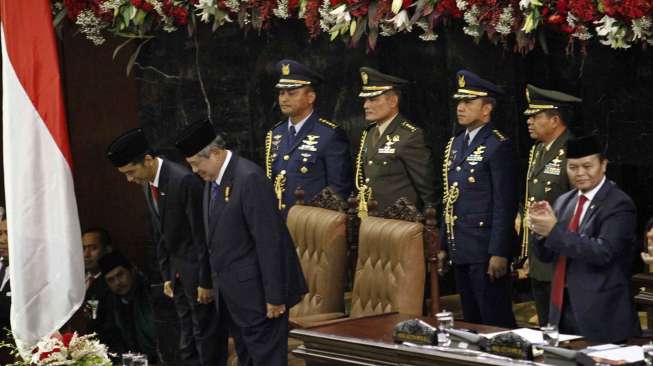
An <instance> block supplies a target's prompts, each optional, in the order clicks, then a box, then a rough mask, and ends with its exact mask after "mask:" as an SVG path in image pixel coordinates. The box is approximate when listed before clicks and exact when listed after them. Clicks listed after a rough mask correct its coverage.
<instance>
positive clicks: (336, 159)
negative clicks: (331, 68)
mask: <svg viewBox="0 0 653 366" xmlns="http://www.w3.org/2000/svg"><path fill="white" fill-rule="evenodd" d="M276 68H277V71H278V72H279V81H278V83H277V85H276V88H277V89H278V90H279V108H280V109H281V112H282V113H283V114H284V115H285V116H287V117H288V119H286V120H283V121H281V122H279V123H277V124H276V125H275V126H274V127H273V128H272V130H271V131H268V133H267V136H266V140H265V164H266V174H267V176H268V178H270V179H272V181H273V182H274V183H275V193H276V194H277V199H278V200H279V208H280V209H281V210H282V212H283V213H284V216H285V214H286V213H287V210H288V209H289V208H290V207H291V206H292V205H293V204H294V203H295V190H296V189H297V187H300V186H301V187H302V188H303V189H304V193H305V200H306V201H310V200H311V199H312V198H313V197H315V196H316V195H317V194H318V193H320V191H322V190H323V189H324V188H326V187H330V188H331V189H332V190H333V192H335V193H337V194H338V196H340V198H342V199H343V200H347V199H348V198H349V195H350V194H351V190H352V189H353V185H354V178H353V171H352V164H351V155H350V152H349V140H348V139H347V135H346V134H345V131H343V130H342V128H340V127H338V126H337V125H336V124H335V123H333V122H331V121H328V120H326V119H324V118H320V116H319V115H318V114H317V112H316V111H315V110H314V105H315V99H316V98H317V94H316V92H315V89H314V88H315V86H316V85H317V84H318V83H320V82H321V81H322V80H323V79H322V76H320V75H318V74H316V73H315V72H313V71H312V70H310V69H309V68H308V67H306V66H304V65H302V64H300V63H299V62H297V61H294V60H281V61H279V62H278V63H277V65H276Z"/></svg>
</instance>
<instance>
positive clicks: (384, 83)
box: [358, 67, 409, 98]
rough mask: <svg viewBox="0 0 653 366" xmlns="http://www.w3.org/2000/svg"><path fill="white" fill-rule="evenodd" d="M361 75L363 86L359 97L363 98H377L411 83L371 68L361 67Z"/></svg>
mask: <svg viewBox="0 0 653 366" xmlns="http://www.w3.org/2000/svg"><path fill="white" fill-rule="evenodd" d="M360 73H361V81H362V83H363V86H362V88H361V92H360V93H359V94H358V96H359V97H361V98H371V97H376V96H377V95H381V94H383V93H385V92H387V91H388V90H392V89H399V88H401V87H403V86H405V85H406V84H408V83H409V81H408V80H404V79H401V78H398V77H396V76H392V75H387V74H384V73H382V72H380V71H378V70H375V69H373V68H371V67H361V68H360Z"/></svg>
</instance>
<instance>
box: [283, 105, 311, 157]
mask: <svg viewBox="0 0 653 366" xmlns="http://www.w3.org/2000/svg"><path fill="white" fill-rule="evenodd" d="M317 118H318V117H317V113H315V111H313V113H312V114H311V116H310V117H308V119H307V120H306V122H305V123H304V125H303V126H302V129H301V130H299V133H298V134H297V135H296V136H295V142H294V143H293V144H292V146H291V147H290V149H288V151H286V154H290V153H291V152H293V151H294V150H295V149H296V148H297V147H298V146H299V145H300V144H301V143H302V140H304V138H306V135H308V134H309V133H310V132H312V131H313V127H314V126H315V123H316V120H317ZM287 134H288V135H287V136H288V137H290V132H287Z"/></svg>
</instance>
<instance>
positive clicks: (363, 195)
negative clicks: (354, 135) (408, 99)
mask: <svg viewBox="0 0 653 366" xmlns="http://www.w3.org/2000/svg"><path fill="white" fill-rule="evenodd" d="M360 74H361V80H362V83H363V86H362V90H361V92H360V93H359V94H358V96H359V97H361V98H364V99H365V102H364V103H363V109H364V110H365V119H366V120H367V121H369V122H370V124H369V125H368V126H367V128H366V129H365V130H364V131H363V134H362V135H361V143H360V148H359V151H358V156H357V159H356V188H357V189H358V197H359V200H361V201H362V202H366V201H367V200H368V199H370V198H371V199H373V200H375V201H377V202H378V204H379V207H378V208H379V211H381V212H383V210H385V209H386V208H387V207H388V206H391V205H393V204H394V203H395V202H396V201H397V200H398V199H399V198H402V197H404V198H407V199H408V200H409V201H410V202H411V203H413V204H415V205H417V207H419V208H423V207H424V205H426V204H429V203H430V204H433V203H434V202H435V200H436V193H435V192H436V187H435V169H434V163H433V153H432V151H431V147H430V146H429V144H428V143H426V141H425V140H424V132H423V131H422V129H421V128H419V127H417V126H415V125H413V124H412V123H411V122H409V121H408V120H407V119H406V118H405V117H404V116H402V115H401V113H400V112H399V104H400V101H401V94H402V88H403V87H404V86H406V85H407V84H408V81H406V80H404V79H400V78H398V77H395V76H391V75H387V74H383V73H381V72H379V71H377V70H375V69H372V68H369V67H361V69H360Z"/></svg>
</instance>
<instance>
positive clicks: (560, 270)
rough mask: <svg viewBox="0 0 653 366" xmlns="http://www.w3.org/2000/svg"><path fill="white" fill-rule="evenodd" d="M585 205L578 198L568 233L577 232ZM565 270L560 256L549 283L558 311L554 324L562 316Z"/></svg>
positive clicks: (565, 258) (584, 201) (552, 298)
mask: <svg viewBox="0 0 653 366" xmlns="http://www.w3.org/2000/svg"><path fill="white" fill-rule="evenodd" d="M585 203H587V197H585V196H583V195H581V196H580V197H578V206H577V207H576V212H574V216H573V217H572V218H571V221H570V222H569V226H568V227H567V229H569V231H573V232H576V231H577V230H578V224H579V223H580V216H581V215H582V214H583V207H584V206H585ZM566 270H567V257H565V256H564V255H561V256H559V257H558V261H557V262H556V267H555V272H554V273H553V281H552V282H551V305H553V306H554V307H555V308H556V309H555V310H557V311H558V313H557V314H555V315H557V319H555V320H556V321H555V323H554V322H552V324H556V325H557V323H558V322H559V321H560V315H562V298H563V295H564V291H565V272H566Z"/></svg>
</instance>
